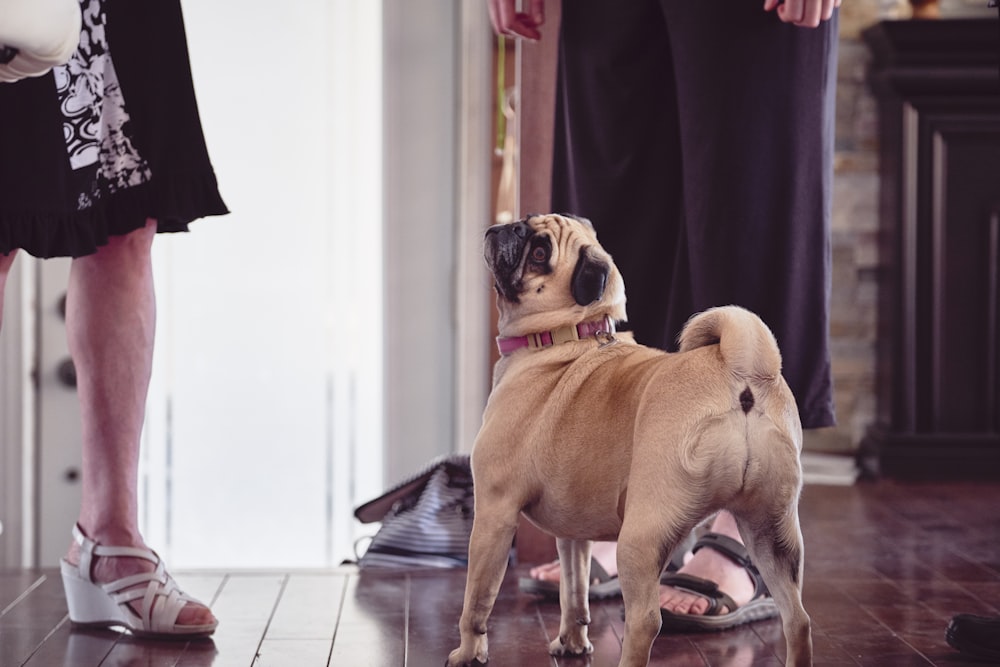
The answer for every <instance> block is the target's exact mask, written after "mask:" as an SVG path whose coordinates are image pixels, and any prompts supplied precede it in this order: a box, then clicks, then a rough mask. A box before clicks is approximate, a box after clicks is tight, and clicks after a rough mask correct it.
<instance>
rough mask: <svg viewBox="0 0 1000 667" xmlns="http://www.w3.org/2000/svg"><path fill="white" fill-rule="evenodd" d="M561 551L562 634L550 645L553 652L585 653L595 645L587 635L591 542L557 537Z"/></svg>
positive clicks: (560, 596)
mask: <svg viewBox="0 0 1000 667" xmlns="http://www.w3.org/2000/svg"><path fill="white" fill-rule="evenodd" d="M556 548H557V549H558V551H559V568H560V575H559V607H560V612H561V615H560V616H561V618H560V621H559V636H558V637H556V638H555V639H553V640H552V642H551V643H550V644H549V653H551V654H552V655H584V654H587V653H593V652H594V647H593V645H592V644H591V643H590V639H589V638H588V637H587V626H588V625H590V603H589V600H588V598H587V596H588V594H589V592H590V542H589V541H587V540H567V539H562V538H560V539H557V540H556Z"/></svg>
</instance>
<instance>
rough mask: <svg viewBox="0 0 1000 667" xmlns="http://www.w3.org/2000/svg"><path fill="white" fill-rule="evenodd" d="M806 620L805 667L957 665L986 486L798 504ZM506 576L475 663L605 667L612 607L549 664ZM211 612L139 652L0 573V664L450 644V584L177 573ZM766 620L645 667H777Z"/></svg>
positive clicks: (437, 655) (874, 486)
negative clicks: (78, 623) (950, 629)
mask: <svg viewBox="0 0 1000 667" xmlns="http://www.w3.org/2000/svg"><path fill="white" fill-rule="evenodd" d="M801 515H802V522H803V532H804V533H805V538H806V583H805V602H806V609H807V610H808V611H809V613H810V615H811V616H812V619H813V627H814V639H815V644H816V664H817V665H872V666H878V667H886V666H900V665H922V666H926V665H973V664H981V663H975V662H972V661H965V660H963V659H962V658H960V657H959V656H958V655H957V654H956V653H954V652H953V651H952V650H951V649H950V648H949V647H948V645H947V644H946V643H945V641H944V631H945V626H946V624H947V622H948V619H949V618H950V617H951V616H952V615H953V614H955V613H960V612H971V613H981V614H997V613H1000V484H972V483H969V484H955V483H951V484H926V483H924V484H903V483H898V482H890V481H881V482H877V483H870V482H863V483H859V484H857V485H855V486H853V487H828V486H809V487H807V488H806V489H805V491H804V493H803V497H802V506H801ZM519 573H523V568H519V570H518V571H515V572H512V573H510V574H509V575H508V580H507V583H506V585H505V586H504V588H503V591H502V593H501V597H500V599H499V600H498V602H497V606H496V609H495V611H494V614H493V616H492V619H491V622H490V649H491V660H490V664H493V665H499V666H501V667H502V666H506V665H513V666H516V667H533V666H535V665H549V666H553V665H556V666H565V667H570V666H574V665H590V666H593V667H600V666H603V665H616V664H617V661H618V656H619V650H620V646H621V635H622V631H623V622H622V620H621V616H620V610H621V605H620V602H615V601H610V602H604V603H599V604H595V605H594V607H593V625H592V626H591V639H592V641H593V643H594V646H595V654H594V656H593V657H592V659H591V660H590V661H589V662H588V661H587V660H583V659H560V660H554V659H552V658H550V657H549V656H548V655H547V653H546V648H545V647H546V643H547V641H548V639H549V638H551V637H552V636H553V635H554V633H556V631H557V629H558V625H559V618H558V608H557V607H556V605H554V604H551V603H545V602H540V601H538V600H536V599H534V598H532V597H530V596H526V595H523V594H520V593H519V592H518V590H517V586H516V580H515V578H514V577H516V576H517V575H518V574H519ZM178 579H180V580H181V583H182V584H183V585H185V586H186V587H187V588H188V589H189V591H190V592H191V593H193V594H195V595H197V596H199V597H201V598H202V599H205V600H211V601H212V607H213V609H214V611H215V613H216V614H217V616H218V617H219V618H220V619H221V624H220V626H219V629H218V631H217V632H216V634H215V636H214V638H213V639H212V640H209V641H200V642H150V641H138V640H134V639H131V638H128V637H122V636H121V635H118V634H116V633H113V632H83V631H74V630H73V629H72V628H71V627H70V624H69V623H68V621H67V618H66V606H65V600H64V598H63V591H62V585H61V582H60V581H59V577H58V573H57V572H55V571H50V570H45V571H41V572H38V571H18V572H6V573H0V666H2V667H8V666H20V665H28V666H30V667H92V666H97V665H103V666H105V667H107V666H112V665H113V666H116V667H118V666H125V665H127V666H130V667H131V666H139V665H141V666H143V667H160V666H163V667H167V666H170V667H179V666H188V667H208V666H209V665H211V666H212V667H221V666H229V665H234V666H239V667H248V666H254V667H264V666H267V667H273V666H289V667H312V666H314V665H316V666H319V665H349V666H352V667H353V666H358V665H372V666H374V667H382V666H386V665H410V666H411V667H424V666H425V665H426V666H433V667H439V666H440V665H442V664H443V663H444V659H445V656H446V655H447V654H448V652H449V651H450V650H451V649H452V648H454V647H455V646H456V645H457V640H458V634H457V629H456V625H457V620H458V616H459V613H460V611H461V605H462V591H463V588H464V583H465V582H464V572H462V571H444V572H387V573H380V574H369V573H368V572H365V573H360V574H359V573H358V572H357V571H356V570H354V569H353V568H339V569H336V570H330V571H323V572H298V571H296V572H230V573H208V572H198V573H191V572H187V573H179V576H178ZM783 656H784V642H783V639H782V634H781V628H780V624H779V623H778V622H777V621H764V622H760V623H757V624H754V625H752V626H749V627H744V628H742V629H739V630H733V631H729V632H724V633H718V634H710V635H672V636H661V637H660V638H659V639H657V641H656V643H655V645H654V648H653V659H652V662H651V664H653V665H668V664H669V665H681V666H687V665H726V666H734V667H743V666H747V665H780V664H783Z"/></svg>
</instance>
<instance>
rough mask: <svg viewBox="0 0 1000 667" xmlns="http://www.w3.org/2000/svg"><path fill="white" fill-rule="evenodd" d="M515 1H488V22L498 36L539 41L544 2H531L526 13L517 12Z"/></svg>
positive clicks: (533, 0) (532, 0) (535, 0)
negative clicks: (491, 24)
mask: <svg viewBox="0 0 1000 667" xmlns="http://www.w3.org/2000/svg"><path fill="white" fill-rule="evenodd" d="M515 1H516V0H489V10H490V21H491V22H492V23H493V30H494V31H496V33H497V34H499V35H509V36H513V37H524V38H526V39H532V40H537V39H541V37H542V33H541V32H539V30H538V28H539V26H541V25H542V23H544V22H545V6H544V0H531V2H530V5H529V11H528V12H518V11H517V9H516V6H515Z"/></svg>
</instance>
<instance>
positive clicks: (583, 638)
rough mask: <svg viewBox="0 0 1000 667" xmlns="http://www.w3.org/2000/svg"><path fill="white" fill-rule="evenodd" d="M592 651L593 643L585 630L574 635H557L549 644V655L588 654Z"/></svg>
mask: <svg viewBox="0 0 1000 667" xmlns="http://www.w3.org/2000/svg"><path fill="white" fill-rule="evenodd" d="M593 652H594V645H593V644H591V643H590V640H589V639H587V634H586V633H585V632H584V633H583V634H582V635H577V636H575V637H568V636H559V637H556V638H555V639H553V640H552V642H551V643H550V644H549V654H550V655H589V654H591V653H593Z"/></svg>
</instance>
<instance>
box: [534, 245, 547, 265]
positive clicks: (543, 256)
mask: <svg viewBox="0 0 1000 667" xmlns="http://www.w3.org/2000/svg"><path fill="white" fill-rule="evenodd" d="M548 260H549V249H548V248H546V247H545V246H540V245H536V246H535V247H534V248H532V249H531V261H533V262H538V263H539V264H543V263H545V262H547V261H548Z"/></svg>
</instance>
